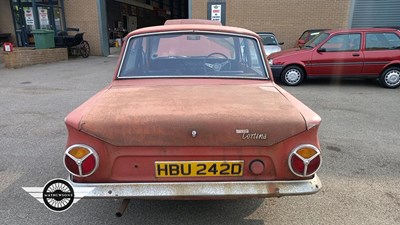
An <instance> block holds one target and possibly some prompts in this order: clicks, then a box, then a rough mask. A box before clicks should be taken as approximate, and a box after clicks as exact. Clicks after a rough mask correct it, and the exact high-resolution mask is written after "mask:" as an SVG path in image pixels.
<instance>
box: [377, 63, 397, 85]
mask: <svg viewBox="0 0 400 225" xmlns="http://www.w3.org/2000/svg"><path fill="white" fill-rule="evenodd" d="M379 80H380V82H381V85H382V86H383V87H386V88H397V87H399V86H400V69H399V68H396V67H392V68H388V69H386V70H385V71H384V72H383V74H382V75H381V77H380V78H379Z"/></svg>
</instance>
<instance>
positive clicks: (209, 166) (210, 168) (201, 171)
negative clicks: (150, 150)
mask: <svg viewBox="0 0 400 225" xmlns="http://www.w3.org/2000/svg"><path fill="white" fill-rule="evenodd" d="M155 171H156V177H220V176H224V177H226V176H228V177H230V176H243V161H242V160H238V161H156V162H155Z"/></svg>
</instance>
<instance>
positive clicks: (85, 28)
mask: <svg viewBox="0 0 400 225" xmlns="http://www.w3.org/2000/svg"><path fill="white" fill-rule="evenodd" d="M0 1H1V0H0ZM64 11H65V20H66V23H67V27H78V28H79V29H80V32H85V35H84V36H83V37H84V39H85V40H86V41H88V42H89V45H90V54H91V55H102V52H101V46H100V36H99V35H100V33H99V32H100V30H99V15H98V11H97V0H85V1H82V0H65V1H64ZM70 33H71V34H73V32H70Z"/></svg>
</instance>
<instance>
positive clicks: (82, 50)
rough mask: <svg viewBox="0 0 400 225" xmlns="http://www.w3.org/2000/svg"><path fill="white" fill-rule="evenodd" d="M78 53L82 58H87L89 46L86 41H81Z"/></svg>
mask: <svg viewBox="0 0 400 225" xmlns="http://www.w3.org/2000/svg"><path fill="white" fill-rule="evenodd" d="M79 45H80V46H79V47H80V53H81V56H82V57H83V58H87V57H89V55H90V46H89V43H88V42H87V41H82V42H81V43H80V44H79Z"/></svg>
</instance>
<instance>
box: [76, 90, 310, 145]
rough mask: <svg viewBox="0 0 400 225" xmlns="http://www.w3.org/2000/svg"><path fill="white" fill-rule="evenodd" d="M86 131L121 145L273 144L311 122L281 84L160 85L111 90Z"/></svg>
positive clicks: (84, 123) (83, 125)
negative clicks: (281, 89)
mask: <svg viewBox="0 0 400 225" xmlns="http://www.w3.org/2000/svg"><path fill="white" fill-rule="evenodd" d="M282 110H284V111H285V113H284V114H282V113H280V112H282ZM264 115H268V116H264ZM80 130H81V131H82V132H85V133H87V134H89V135H92V136H95V137H97V138H99V139H101V140H103V141H105V142H107V143H109V144H112V145H115V146H243V145H246V146H260V145H262V146H270V145H273V144H276V143H278V142H280V141H282V140H284V139H287V138H289V137H291V136H294V135H296V134H298V133H300V132H303V131H305V130H306V124H305V121H304V119H303V117H302V115H301V114H300V112H299V111H298V110H297V109H296V108H295V107H294V106H292V104H291V103H290V101H288V100H287V99H286V98H285V97H284V96H283V95H282V94H281V93H280V92H278V90H277V89H276V88H275V87H271V86H270V87H268V86H266V85H262V84H261V85H260V84H259V85H257V84H247V85H211V84H210V85H201V84H198V85H177V86H170V85H164V86H159V85H157V86H147V87H130V86H123V87H111V88H109V89H108V90H107V91H106V92H104V93H103V94H102V96H101V97H100V98H98V99H97V101H96V102H94V103H93V104H92V105H91V106H90V111H87V112H86V113H85V114H84V115H82V119H81V121H80ZM236 130H248V132H249V133H248V134H247V135H246V134H242V133H240V132H236ZM192 131H196V132H197V135H196V137H195V138H193V137H192V135H191V134H192ZM251 134H260V135H258V136H257V135H251Z"/></svg>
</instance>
